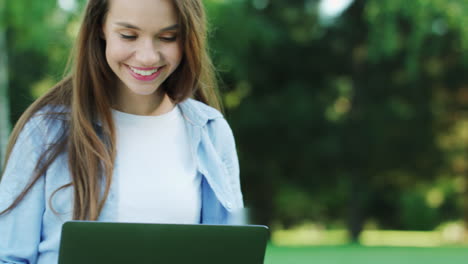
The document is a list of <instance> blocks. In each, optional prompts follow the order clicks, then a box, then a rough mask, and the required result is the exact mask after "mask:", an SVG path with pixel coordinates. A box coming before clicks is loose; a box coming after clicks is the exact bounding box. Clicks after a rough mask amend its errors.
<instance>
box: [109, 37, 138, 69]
mask: <svg viewBox="0 0 468 264" xmlns="http://www.w3.org/2000/svg"><path fill="white" fill-rule="evenodd" d="M131 53H132V52H131V47H128V45H126V44H125V43H122V42H121V41H119V40H116V39H109V40H108V41H107V44H106V59H107V62H108V63H109V64H110V65H112V64H116V63H119V62H120V61H124V60H126V59H127V58H128V57H130V56H131Z"/></svg>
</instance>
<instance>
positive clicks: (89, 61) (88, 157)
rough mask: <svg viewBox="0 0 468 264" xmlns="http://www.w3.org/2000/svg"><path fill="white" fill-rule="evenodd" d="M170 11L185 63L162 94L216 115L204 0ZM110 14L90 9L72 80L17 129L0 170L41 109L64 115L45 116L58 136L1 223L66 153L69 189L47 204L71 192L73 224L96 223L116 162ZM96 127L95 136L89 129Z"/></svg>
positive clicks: (96, 2) (101, 6)
mask: <svg viewBox="0 0 468 264" xmlns="http://www.w3.org/2000/svg"><path fill="white" fill-rule="evenodd" d="M173 3H174V6H175V8H176V10H177V12H178V17H179V24H180V28H181V30H180V37H181V40H182V45H183V54H184V55H183V59H182V62H181V64H180V65H179V67H178V68H177V69H176V70H175V71H174V72H173V73H172V75H171V76H169V78H168V79H167V80H166V81H165V83H164V84H163V86H162V87H163V89H165V92H166V93H167V94H168V95H169V97H170V98H171V99H172V100H173V101H174V102H175V103H179V102H182V101H183V100H185V99H187V98H189V97H193V98H195V99H197V100H199V101H202V102H204V103H206V104H208V105H211V106H213V107H215V108H217V109H220V108H221V105H220V102H219V99H218V94H217V87H216V78H215V71H214V68H213V65H212V62H211V60H210V57H209V55H208V51H207V50H208V49H207V44H206V38H207V26H206V18H205V11H204V7H203V4H202V0H173ZM108 9H109V0H89V1H88V4H87V6H86V9H85V13H84V18H83V21H82V24H81V28H80V31H79V33H78V37H77V39H76V44H75V48H74V52H73V53H72V56H71V59H70V62H69V65H71V66H70V70H69V71H70V74H69V75H68V77H65V78H64V79H63V80H62V81H61V82H59V83H58V84H57V85H55V86H54V87H52V89H51V90H49V91H48V92H47V93H46V94H44V95H43V96H41V97H40V98H39V99H37V100H36V101H35V102H34V103H33V104H32V105H31V106H29V107H28V109H26V111H25V112H24V113H23V115H22V116H21V118H20V119H19V120H18V122H17V123H16V125H15V128H14V129H13V132H12V134H11V137H10V141H9V143H8V146H7V152H6V158H5V165H4V166H3V168H6V166H7V165H8V158H9V156H10V154H11V151H12V149H13V147H14V145H15V143H16V141H17V139H18V136H19V134H20V132H21V131H22V129H23V128H24V126H25V124H26V123H27V122H28V121H29V120H30V118H31V117H33V116H34V115H35V114H37V113H38V111H40V110H41V109H47V108H46V106H59V107H64V108H66V109H69V111H63V112H60V111H48V112H46V113H45V115H46V116H47V118H56V117H57V116H58V115H61V116H62V118H60V119H61V120H63V126H64V127H63V129H61V131H62V134H61V135H59V136H57V138H56V142H55V144H51V145H50V147H49V148H48V149H47V150H46V151H44V153H42V155H41V156H40V158H39V160H38V162H37V165H36V169H35V171H34V173H33V175H31V181H30V183H29V184H28V185H27V186H26V187H25V188H24V190H23V191H22V192H21V193H20V195H19V196H18V197H17V198H16V199H15V200H14V201H13V203H12V204H11V205H10V206H9V207H8V208H6V209H5V210H4V211H1V212H0V215H1V214H4V213H6V212H8V211H11V210H12V209H13V208H15V207H16V206H17V205H18V204H19V203H20V202H21V201H22V200H23V198H24V197H25V195H26V194H27V193H28V192H29V191H30V190H31V188H32V187H33V186H34V184H35V183H36V182H37V181H38V180H39V179H40V178H41V177H43V175H44V174H45V172H46V170H47V168H48V167H49V166H50V164H52V162H54V160H55V159H56V158H57V156H58V155H59V154H61V153H64V152H66V153H67V154H68V165H69V170H70V175H71V182H70V183H69V184H67V185H65V186H62V187H60V188H59V189H58V190H56V191H55V192H54V193H53V194H52V195H51V197H49V204H51V199H52V197H53V196H54V194H55V193H56V192H57V191H59V190H61V189H64V188H67V187H73V189H74V201H73V205H74V206H73V219H75V220H96V219H97V218H98V217H99V215H100V213H101V210H102V208H103V206H104V203H105V201H106V199H107V196H108V193H109V188H110V185H111V182H112V174H113V167H114V160H115V156H116V147H115V132H114V123H113V120H112V115H111V101H112V98H111V96H112V94H113V91H112V90H111V89H112V87H115V85H113V84H115V83H116V78H117V77H116V76H115V74H114V73H113V72H112V70H111V69H110V67H109V66H108V64H107V62H106V59H105V42H104V40H103V39H102V38H101V34H102V33H101V31H102V25H103V22H104V19H105V17H106V14H107V12H108ZM53 109H54V108H53ZM97 120H99V122H100V127H99V128H97V127H96V126H95V125H94V124H95V121H97ZM52 210H53V208H52Z"/></svg>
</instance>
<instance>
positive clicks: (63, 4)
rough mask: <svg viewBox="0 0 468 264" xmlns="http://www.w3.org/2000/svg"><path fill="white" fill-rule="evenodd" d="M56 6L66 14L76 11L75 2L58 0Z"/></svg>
mask: <svg viewBox="0 0 468 264" xmlns="http://www.w3.org/2000/svg"><path fill="white" fill-rule="evenodd" d="M58 5H59V7H60V8H61V9H63V10H64V11H67V12H71V11H74V10H75V9H76V6H77V5H76V0H59V1H58Z"/></svg>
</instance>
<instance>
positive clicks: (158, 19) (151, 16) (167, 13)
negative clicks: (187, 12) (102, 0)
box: [106, 0, 178, 30]
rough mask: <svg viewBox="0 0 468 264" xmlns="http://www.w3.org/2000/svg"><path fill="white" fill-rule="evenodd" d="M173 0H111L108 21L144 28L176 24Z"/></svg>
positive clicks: (151, 28) (176, 17)
mask: <svg viewBox="0 0 468 264" xmlns="http://www.w3.org/2000/svg"><path fill="white" fill-rule="evenodd" d="M177 21H178V16H177V12H176V8H175V6H174V3H173V1H172V0H109V11H108V13H107V16H106V22H107V23H115V22H125V23H129V24H132V25H135V26H138V27H139V28H142V29H148V30H158V29H159V28H161V27H167V26H168V25H173V24H176V23H177Z"/></svg>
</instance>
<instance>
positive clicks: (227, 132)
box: [207, 117, 245, 224]
mask: <svg viewBox="0 0 468 264" xmlns="http://www.w3.org/2000/svg"><path fill="white" fill-rule="evenodd" d="M207 129H208V134H209V135H210V138H211V140H212V142H213V146H214V148H215V149H216V152H217V153H218V155H219V156H220V158H221V161H222V163H223V165H224V168H223V169H224V170H225V176H226V177H227V179H226V180H227V184H228V186H229V187H230V191H231V195H232V198H233V201H232V208H231V209H230V210H229V213H228V214H227V219H226V223H227V224H245V219H244V218H245V216H244V210H243V207H244V203H243V198H242V191H241V184H240V175H239V160H238V157H237V151H236V144H235V140H234V135H233V133H232V130H231V128H230V126H229V124H228V122H227V121H226V120H225V119H224V118H223V117H219V118H215V119H213V120H212V121H210V122H209V123H208V125H207Z"/></svg>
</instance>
